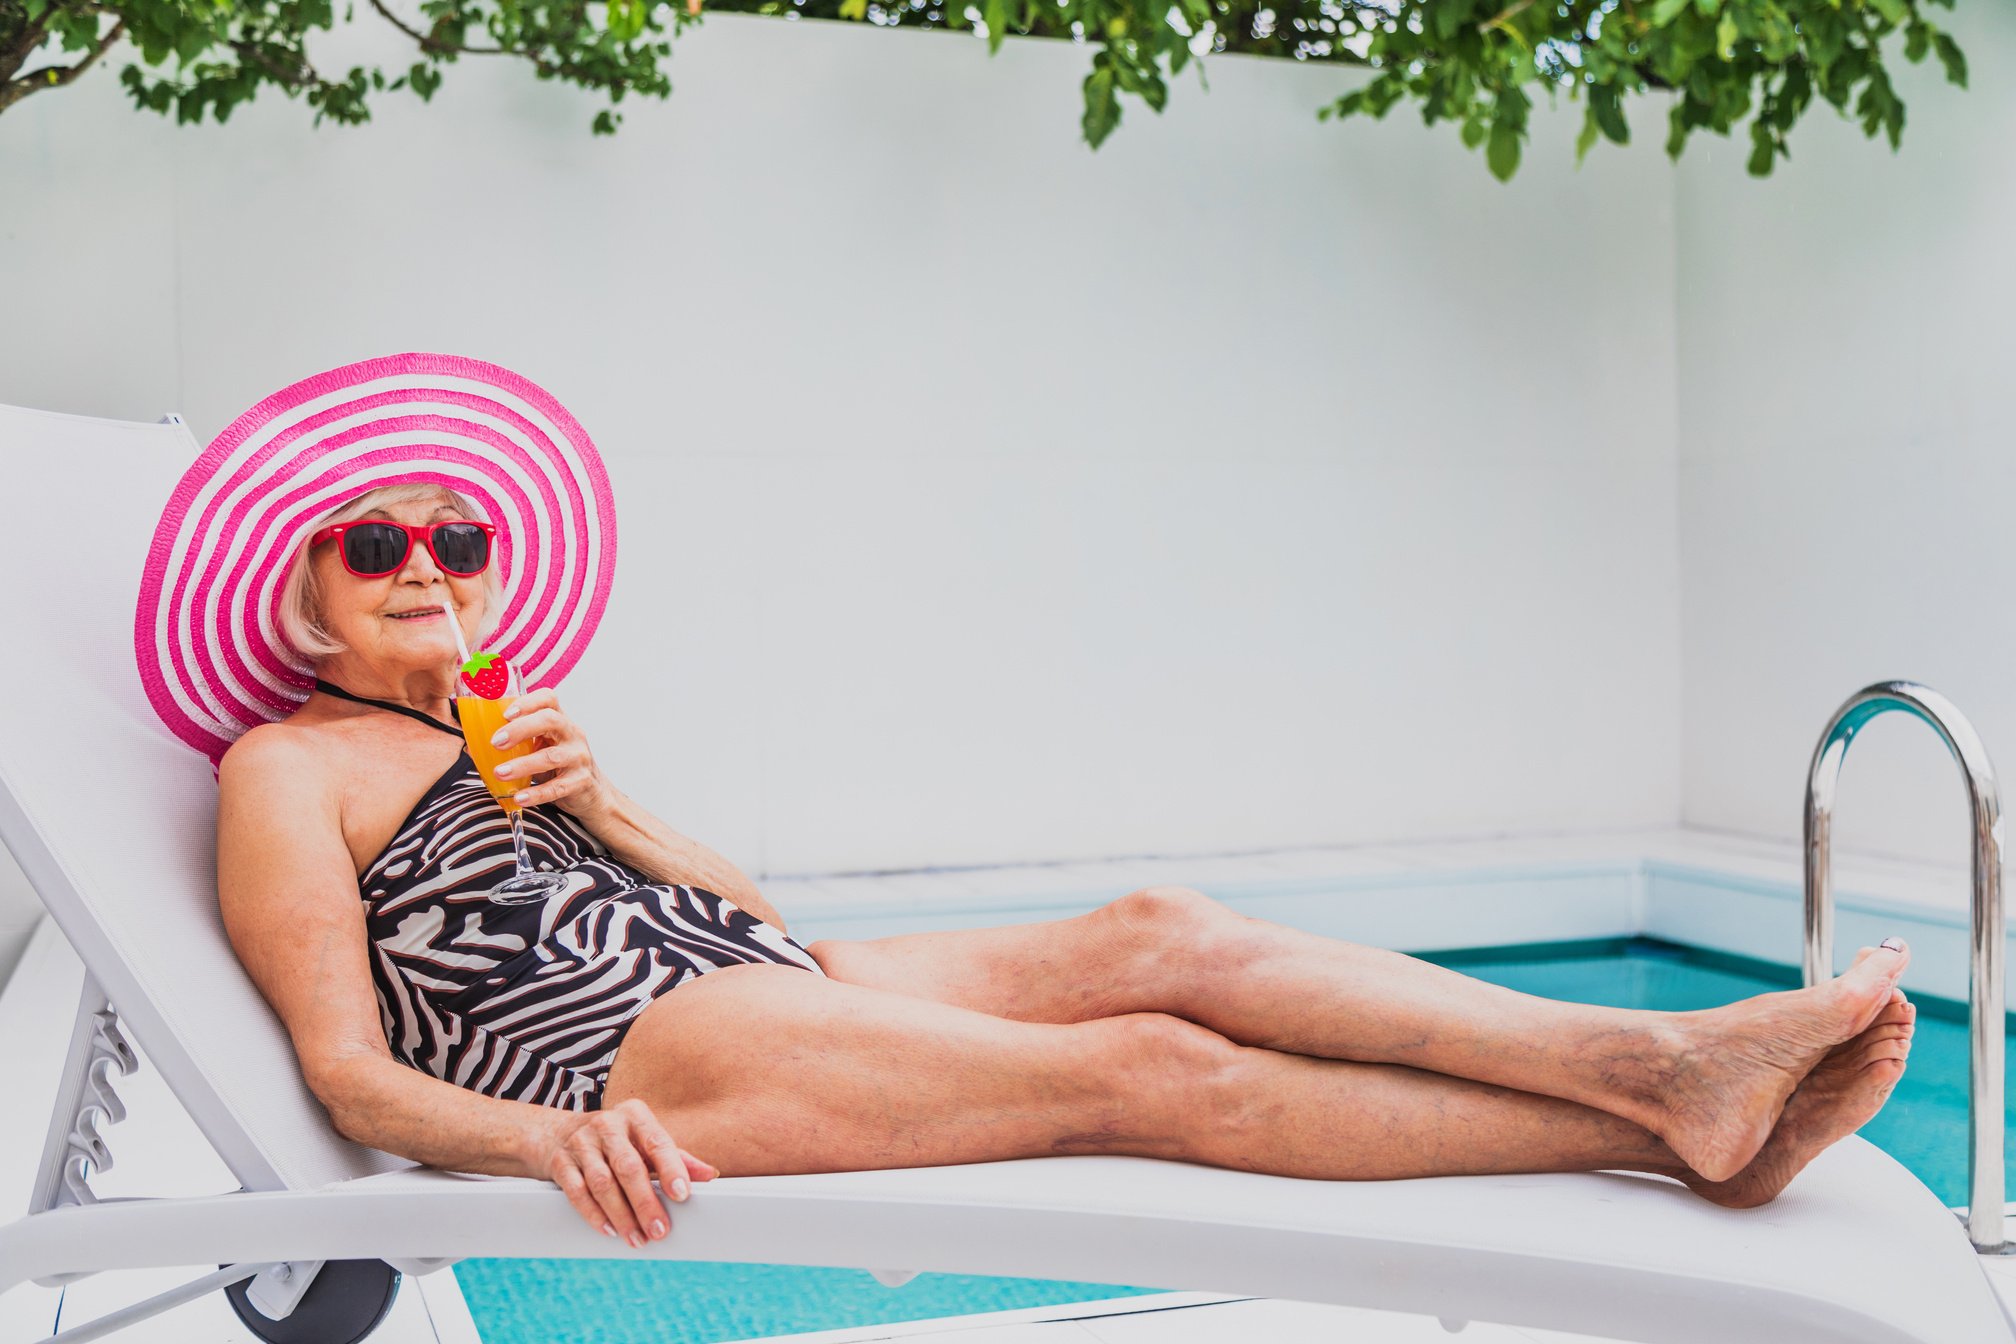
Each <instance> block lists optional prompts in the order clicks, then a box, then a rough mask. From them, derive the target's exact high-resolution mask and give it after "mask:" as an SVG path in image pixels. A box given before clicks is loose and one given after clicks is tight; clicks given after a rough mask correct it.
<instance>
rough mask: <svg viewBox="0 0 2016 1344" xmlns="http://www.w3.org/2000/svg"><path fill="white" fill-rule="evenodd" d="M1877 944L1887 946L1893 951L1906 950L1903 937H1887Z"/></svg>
mask: <svg viewBox="0 0 2016 1344" xmlns="http://www.w3.org/2000/svg"><path fill="white" fill-rule="evenodd" d="M1877 946H1878V947H1887V948H1889V949H1890V950H1891V951H1892V952H1902V951H1903V950H1904V940H1903V939H1902V938H1885V939H1884V940H1883V941H1882V942H1881V943H1878V944H1877Z"/></svg>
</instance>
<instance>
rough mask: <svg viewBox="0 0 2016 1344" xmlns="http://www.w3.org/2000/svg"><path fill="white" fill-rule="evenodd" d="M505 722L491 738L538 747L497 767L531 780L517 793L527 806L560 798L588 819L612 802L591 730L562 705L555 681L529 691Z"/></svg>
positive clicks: (514, 704)
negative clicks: (590, 739) (593, 749)
mask: <svg viewBox="0 0 2016 1344" xmlns="http://www.w3.org/2000/svg"><path fill="white" fill-rule="evenodd" d="M504 718H505V720H506V722H505V724H504V726H503V727H502V728H499V729H498V730H497V735H496V737H494V738H493V739H491V740H492V741H494V742H496V744H497V745H498V746H501V747H511V746H515V745H516V744H518V743H520V742H525V741H530V742H532V744H533V745H534V746H535V747H537V748H538V750H536V751H533V752H531V753H530V754H528V755H525V756H520V757H518V758H517V759H516V760H510V761H506V762H504V763H503V764H502V765H500V766H498V767H497V774H498V776H499V777H500V778H502V779H518V780H522V779H528V778H529V779H530V780H531V781H532V782H531V783H530V784H529V785H526V786H524V787H522V788H520V789H519V790H518V792H517V793H516V795H514V796H515V797H516V799H517V801H518V802H520V803H521V804H523V805H524V806H526V807H537V806H539V805H540V804H541V803H558V804H560V806H561V807H562V808H564V809H565V810H566V811H568V812H571V813H573V814H574V815H575V816H577V817H582V818H586V817H589V816H592V815H594V814H595V813H597V812H600V811H601V810H602V809H603V808H605V807H607V806H608V804H609V801H610V795H611V794H612V793H613V792H614V790H613V788H612V787H611V786H610V784H609V781H608V780H607V779H605V778H603V775H602V770H601V767H599V766H597V765H596V764H595V755H594V753H593V752H591V751H589V750H588V735H587V734H586V733H583V732H582V731H581V725H580V724H578V723H576V722H574V720H573V719H571V718H569V717H568V715H567V711H566V710H564V709H562V708H560V694H559V692H557V691H555V690H554V689H553V688H552V687H551V686H544V687H541V688H540V689H538V690H536V691H528V692H527V693H526V694H524V695H521V696H519V697H518V698H517V700H515V701H513V702H512V704H511V705H510V707H509V708H507V709H506V710H505V711H504Z"/></svg>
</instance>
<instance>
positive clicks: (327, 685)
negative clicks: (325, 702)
mask: <svg viewBox="0 0 2016 1344" xmlns="http://www.w3.org/2000/svg"><path fill="white" fill-rule="evenodd" d="M315 689H316V690H318V691H322V692H325V693H326V694H329V695H333V696H335V697H336V698H337V699H338V700H349V701H352V702H353V703H356V704H360V705H374V706H376V707H377V708H379V709H389V710H391V711H392V712H393V713H394V714H404V715H405V716H406V717H407V718H409V719H418V720H420V722H422V723H424V724H426V725H427V726H428V727H430V728H439V729H440V730H441V731H442V732H444V733H448V734H450V735H451V736H453V737H455V738H457V739H458V740H459V739H460V738H461V736H462V730H461V729H460V728H450V727H449V726H448V725H447V724H445V723H443V722H441V720H439V719H437V718H435V717H434V716H433V715H432V714H422V713H421V712H420V711H419V710H417V709H415V708H413V707H412V706H411V705H395V704H393V703H392V702H391V701H390V700H373V699H372V698H371V697H370V696H368V695H352V694H351V693H350V692H348V691H346V690H344V689H343V688H342V687H341V686H338V685H337V684H336V683H335V682H333V681H324V680H322V678H320V677H317V678H315ZM448 712H449V713H450V714H454V715H455V722H457V723H458V724H459V723H460V722H462V716H461V715H460V714H457V713H456V711H455V701H454V699H453V698H452V697H451V698H450V699H449V701H448Z"/></svg>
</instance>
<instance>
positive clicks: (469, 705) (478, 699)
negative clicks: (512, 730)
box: [455, 695, 538, 812]
mask: <svg viewBox="0 0 2016 1344" xmlns="http://www.w3.org/2000/svg"><path fill="white" fill-rule="evenodd" d="M517 698H518V697H517V696H515V695H513V696H506V697H504V698H502V699H498V700H485V699H484V698H483V697H482V696H480V695H458V696H456V697H455V717H456V718H458V719H460V720H461V721H462V740H463V741H464V742H465V743H467V744H468V746H469V759H470V760H472V761H474V762H475V763H476V773H477V774H479V775H481V776H483V783H484V785H485V786H486V787H487V788H488V789H489V790H490V796H491V797H493V798H495V799H496V800H497V801H498V802H499V803H500V804H501V805H502V806H503V807H504V809H505V810H506V811H507V812H508V811H516V810H517V808H518V803H517V801H516V800H515V799H514V798H513V797H512V796H511V795H513V794H515V793H517V792H518V790H519V789H521V788H523V787H524V785H525V783H526V781H525V780H523V779H499V778H497V767H498V765H499V764H501V763H502V762H504V761H513V760H516V759H518V758H519V757H520V756H529V755H531V754H532V752H533V751H534V750H535V749H536V748H537V746H538V743H536V742H534V741H533V740H532V739H530V738H527V739H526V740H525V741H523V742H514V743H512V744H511V745H510V746H508V747H495V746H492V745H491V744H490V739H491V738H492V737H494V736H496V733H497V730H498V729H499V728H502V727H503V726H504V711H505V710H506V709H508V708H510V706H511V702H512V701H514V700H516V699H517Z"/></svg>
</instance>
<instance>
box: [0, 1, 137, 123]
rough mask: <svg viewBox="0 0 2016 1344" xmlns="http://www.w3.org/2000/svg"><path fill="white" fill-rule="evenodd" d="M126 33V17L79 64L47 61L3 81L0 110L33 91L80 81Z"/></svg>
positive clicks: (4, 109) (99, 40)
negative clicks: (79, 77) (56, 63)
mask: <svg viewBox="0 0 2016 1344" xmlns="http://www.w3.org/2000/svg"><path fill="white" fill-rule="evenodd" d="M93 8H94V9H95V8H97V7H96V6H93ZM124 36H126V20H124V19H121V20H119V22H117V23H115V24H113V25H112V31H111V32H109V33H107V34H105V36H103V37H101V38H99V39H98V45H97V46H95V47H93V48H92V49H91V50H90V51H89V52H86V53H85V56H84V59H83V60H81V61H79V62H77V64H75V65H70V66H62V65H45V66H43V67H41V68H40V69H36V70H30V71H29V72H28V73H27V74H25V75H22V76H21V77H20V78H18V79H13V80H9V81H8V82H6V83H4V84H0V112H5V111H6V110H7V109H8V108H10V107H12V106H13V105H14V104H15V103H18V102H20V101H21V100H22V99H23V98H26V97H27V96H28V95H29V94H31V93H40V92H41V91H42V90H44V89H60V88H62V87H63V86H64V85H65V84H74V83H76V82H77V77H78V76H79V75H81V74H83V73H84V72H85V71H86V70H89V69H90V68H91V67H92V65H93V64H94V63H96V61H97V60H98V58H99V57H100V56H103V55H104V54H105V53H106V52H107V51H110V50H111V49H112V47H113V46H114V45H115V44H116V43H117V42H118V41H119V39H120V38H122V37H124Z"/></svg>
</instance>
